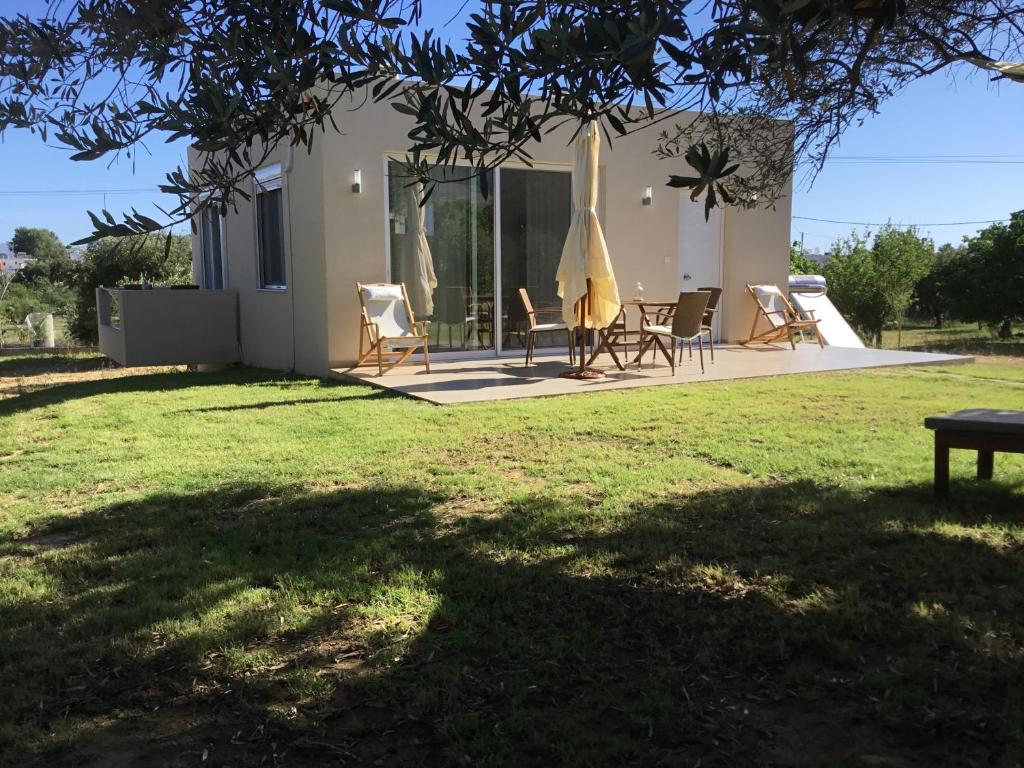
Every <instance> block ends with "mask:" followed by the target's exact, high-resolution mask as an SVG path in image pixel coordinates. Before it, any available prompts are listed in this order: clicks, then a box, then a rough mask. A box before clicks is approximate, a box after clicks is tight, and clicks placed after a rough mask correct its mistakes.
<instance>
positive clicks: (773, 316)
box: [740, 285, 825, 349]
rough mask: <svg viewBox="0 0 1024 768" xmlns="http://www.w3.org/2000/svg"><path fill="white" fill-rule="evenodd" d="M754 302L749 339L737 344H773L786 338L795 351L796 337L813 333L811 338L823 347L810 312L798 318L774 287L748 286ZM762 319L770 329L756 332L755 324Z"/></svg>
mask: <svg viewBox="0 0 1024 768" xmlns="http://www.w3.org/2000/svg"><path fill="white" fill-rule="evenodd" d="M747 291H749V292H750V295H751V297H752V298H753V299H754V303H755V304H757V311H756V313H755V314H754V324H753V325H751V326H750V338H749V339H747V340H746V341H741V342H740V343H741V344H753V343H755V342H759V343H762V344H773V343H775V342H776V341H781V340H782V339H785V338H788V339H789V344H790V346H791V347H793V349H796V336H797V334H803V333H804V332H805V331H814V338H815V339H816V340H817V342H818V346H819V347H824V346H825V345H824V344H823V343H822V340H821V334H820V333H818V323H820V322H821V321H820V320H818V319H816V318H815V317H814V311H813V310H811V311H809V312H808V313H807V317H802V316H801V315H800V313H799V312H797V311H796V310H795V309H794V308H793V305H792V304H790V303H789V300H788V299H787V298H786V297H785V295H783V293H782V291H780V290H779V288H778V286H775V285H748V286H747ZM762 318H764V319H765V320H766V321H767V322H768V325H769V326H770V327H769V328H767V329H766V330H764V331H761V332H760V333H758V332H757V323H758V321H759V320H761V319H762Z"/></svg>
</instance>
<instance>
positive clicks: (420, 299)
mask: <svg viewBox="0 0 1024 768" xmlns="http://www.w3.org/2000/svg"><path fill="white" fill-rule="evenodd" d="M406 194H407V195H408V197H407V198H406V210H407V218H406V220H407V221H408V222H409V224H408V228H407V232H408V235H409V244H408V248H407V249H406V250H405V253H404V255H405V258H406V263H405V264H403V270H402V276H403V277H406V276H407V277H408V279H407V282H406V286H405V289H406V291H407V292H408V294H409V304H410V305H411V306H412V311H413V312H414V313H415V314H416V316H417V317H419V318H421V319H422V318H424V317H427V316H429V315H432V314H434V289H435V288H437V276H436V275H435V274H434V257H433V255H432V254H431V253H430V244H429V243H428V242H427V230H426V226H425V225H426V208H425V207H424V206H423V205H422V204H421V203H422V202H423V184H421V183H420V182H416V183H415V184H410V185H409V186H408V187H406Z"/></svg>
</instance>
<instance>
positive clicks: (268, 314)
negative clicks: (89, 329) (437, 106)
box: [194, 103, 790, 375]
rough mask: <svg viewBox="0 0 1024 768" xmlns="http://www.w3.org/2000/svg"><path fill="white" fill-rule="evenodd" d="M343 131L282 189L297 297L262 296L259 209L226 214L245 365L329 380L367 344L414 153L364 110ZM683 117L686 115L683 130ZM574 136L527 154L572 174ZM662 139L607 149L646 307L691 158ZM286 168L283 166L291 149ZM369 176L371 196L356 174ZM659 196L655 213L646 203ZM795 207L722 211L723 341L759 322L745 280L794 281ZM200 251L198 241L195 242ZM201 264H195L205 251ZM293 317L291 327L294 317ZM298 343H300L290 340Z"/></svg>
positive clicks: (394, 123)
mask: <svg viewBox="0 0 1024 768" xmlns="http://www.w3.org/2000/svg"><path fill="white" fill-rule="evenodd" d="M338 117H339V125H340V128H341V132H340V133H334V132H331V133H328V134H326V135H325V136H322V137H318V140H317V142H316V144H315V146H314V151H313V153H312V154H308V155H307V154H306V152H305V151H304V150H300V149H297V150H295V152H294V154H293V168H292V170H291V173H289V174H288V175H287V178H286V180H285V185H284V189H285V208H286V235H287V240H288V241H289V247H288V249H287V250H288V266H287V269H288V270H289V289H288V291H285V292H280V293H277V292H266V291H259V290H258V289H257V288H256V286H257V280H258V277H257V273H256V253H255V239H254V238H255V222H254V212H253V209H252V206H251V204H242V205H240V206H239V209H238V211H237V212H232V213H229V215H228V217H227V222H226V226H225V231H226V240H227V242H226V244H225V252H226V254H227V259H228V271H229V282H230V287H233V288H235V289H236V290H238V291H239V298H240V314H241V329H242V347H243V356H244V359H245V361H246V362H248V363H251V364H254V365H263V366H267V367H271V368H281V369H288V368H291V367H292V365H293V361H294V367H295V368H296V369H297V370H299V371H301V372H305V373H311V374H317V375H322V374H324V373H326V372H327V371H328V369H329V368H330V367H334V366H338V365H343V364H346V363H349V362H351V361H352V360H354V358H355V356H356V352H357V349H358V346H359V342H358V333H359V319H358V301H357V299H356V293H355V284H356V282H357V281H360V282H372V281H379V280H383V279H385V277H386V274H387V264H386V261H387V243H386V238H387V236H388V230H387V226H386V222H387V219H386V200H385V181H384V174H385V162H386V160H385V158H386V157H387V156H388V155H389V154H390V155H393V156H402V155H403V154H404V150H405V148H406V147H407V146H408V144H409V140H408V138H407V136H406V134H407V131H408V130H409V121H408V118H405V117H404V116H402V115H400V114H399V113H397V112H395V111H394V110H393V109H392V108H391V107H390V106H388V105H380V104H372V103H367V104H365V105H363V106H361V107H360V108H359V109H357V110H354V111H352V112H344V111H340V110H339V112H338ZM686 119H687V115H686V114H681V115H680V120H683V121H685V120H686ZM571 133H572V128H571V127H570V126H564V127H563V128H561V129H560V130H558V131H555V132H554V133H551V134H547V135H545V137H544V140H543V143H542V144H537V145H534V146H532V147H530V153H531V154H532V156H533V157H534V158H535V160H536V163H537V165H538V166H540V167H545V166H547V167H558V168H562V169H566V170H568V169H569V168H570V167H571V158H572V150H571V148H570V147H569V146H568V143H569V139H570V136H571ZM655 140H656V139H655V132H654V130H648V131H641V132H639V133H637V134H633V135H631V136H628V137H625V138H617V139H615V140H614V141H613V143H612V144H611V145H609V144H608V143H607V142H605V143H603V145H602V151H601V201H600V205H599V209H598V213H599V216H600V217H601V221H602V225H603V227H604V231H605V237H606V240H607V242H608V248H609V252H610V254H611V258H612V263H613V266H614V268H615V272H616V276H617V278H618V281H619V286H620V292H621V294H622V296H623V297H624V298H628V297H630V296H632V295H633V291H634V286H635V285H636V283H637V282H642V283H643V285H644V287H645V295H646V296H647V297H648V298H662V297H664V298H667V299H673V298H674V297H675V296H676V294H677V293H678V291H679V290H680V286H679V280H678V258H679V246H678V226H679V194H680V193H679V192H678V191H676V190H672V189H669V188H667V187H666V186H665V181H666V180H667V178H668V175H669V174H670V173H673V172H679V173H681V172H683V171H684V169H683V167H682V162H683V161H682V160H677V161H671V162H669V161H665V160H659V159H658V158H656V157H655V156H654V155H653V154H652V150H653V148H654V145H655ZM281 154H282V158H281V160H282V161H283V160H284V159H285V158H284V157H283V154H284V153H283V152H282V153H281ZM357 168H358V169H359V170H360V171H361V173H362V192H361V193H359V194H355V193H353V192H352V189H351V186H352V174H353V171H354V170H355V169H357ZM647 186H652V187H653V188H654V196H653V204H652V205H650V206H644V205H643V204H642V196H643V190H644V188H645V187H647ZM789 225H790V198H789V195H788V194H787V195H786V197H785V198H784V199H782V200H781V201H779V202H778V203H777V204H776V206H775V209H774V210H753V211H746V210H736V209H729V210H727V211H726V212H725V219H724V234H723V251H724V255H723V287H724V289H725V294H724V296H723V300H722V301H723V303H722V326H721V328H722V335H723V337H724V338H725V339H728V340H735V339H740V338H745V337H746V335H747V333H748V332H749V328H750V323H751V320H752V318H753V315H754V311H753V304H752V302H751V301H750V299H749V298H748V297H747V296H746V293H745V290H744V286H745V284H746V283H748V282H772V283H777V284H779V285H780V286H781V285H784V284H785V281H786V277H787V272H788V264H789ZM197 246H198V244H197ZM194 258H196V259H198V258H199V255H198V247H196V249H195V256H194ZM293 319H294V320H293ZM293 339H294V341H293Z"/></svg>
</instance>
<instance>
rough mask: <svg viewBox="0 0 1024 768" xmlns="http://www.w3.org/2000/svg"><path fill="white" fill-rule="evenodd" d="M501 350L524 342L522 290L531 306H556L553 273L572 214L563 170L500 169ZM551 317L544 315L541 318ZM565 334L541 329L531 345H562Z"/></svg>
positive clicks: (569, 180) (568, 178)
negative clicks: (520, 293) (527, 296)
mask: <svg viewBox="0 0 1024 768" xmlns="http://www.w3.org/2000/svg"><path fill="white" fill-rule="evenodd" d="M500 197H501V201H500V205H501V232H500V235H501V307H502V318H501V324H502V331H501V333H502V349H523V348H525V346H526V328H527V320H526V312H525V310H524V309H523V303H522V301H521V300H520V298H519V289H520V288H525V289H526V292H527V294H528V295H529V297H530V301H531V303H532V304H533V306H534V309H540V308H550V307H561V304H562V302H561V299H559V298H558V294H557V292H556V291H557V287H558V286H557V285H556V283H555V274H556V273H557V272H558V262H559V260H560V259H561V257H562V246H563V245H565V238H566V235H567V234H568V232H569V219H570V216H571V213H572V176H571V174H570V173H569V172H568V171H540V170H534V169H518V168H502V169H501V194H500ZM548 318H550V319H551V320H557V319H559V318H558V317H557V316H556V315H544V316H543V317H542V318H541V319H542V321H543V320H545V319H548ZM565 344H566V338H565V333H564V332H563V333H543V334H539V335H538V337H537V346H564V345H565Z"/></svg>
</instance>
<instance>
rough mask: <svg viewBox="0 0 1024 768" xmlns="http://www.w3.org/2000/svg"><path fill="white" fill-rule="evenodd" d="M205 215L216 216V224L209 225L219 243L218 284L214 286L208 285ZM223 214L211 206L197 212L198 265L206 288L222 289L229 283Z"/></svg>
mask: <svg viewBox="0 0 1024 768" xmlns="http://www.w3.org/2000/svg"><path fill="white" fill-rule="evenodd" d="M207 215H215V216H216V217H217V226H216V227H215V228H214V227H212V226H211V227H210V230H211V231H216V236H217V238H218V241H219V244H220V254H219V255H220V283H221V284H220V286H218V287H216V288H215V287H214V286H211V285H209V280H208V277H209V271H208V269H207V250H206V246H207V238H206V234H207V226H206V224H207V222H206V220H205V219H206V216H207ZM225 218H226V217H225V216H224V214H222V213H221V212H220V211H218V210H215V209H214V208H213V207H210V206H208V207H206V208H204V209H203V210H202V211H201V212H200V213H199V266H200V269H201V270H202V286H203V288H204V289H206V290H224V289H226V288H227V287H228V286H229V285H230V283H229V281H228V259H227V242H228V241H227V232H226V230H225Z"/></svg>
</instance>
